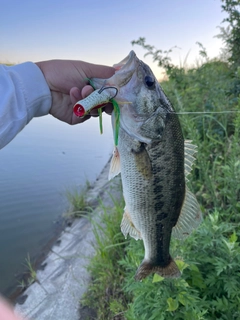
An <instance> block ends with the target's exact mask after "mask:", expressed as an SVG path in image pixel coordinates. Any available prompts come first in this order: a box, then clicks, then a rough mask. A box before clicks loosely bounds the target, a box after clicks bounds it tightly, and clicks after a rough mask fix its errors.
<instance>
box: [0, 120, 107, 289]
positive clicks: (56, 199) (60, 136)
mask: <svg viewBox="0 0 240 320" xmlns="http://www.w3.org/2000/svg"><path fill="white" fill-rule="evenodd" d="M103 120H104V122H103V128H104V134H103V135H100V134H99V125H98V119H96V118H93V119H91V120H89V121H86V122H84V123H83V124H80V125H77V126H69V125H67V124H65V123H63V122H60V121H57V120H56V119H54V118H53V117H51V116H46V117H42V118H35V119H34V120H32V121H31V123H30V124H28V125H27V126H26V127H25V128H24V129H23V131H22V132H21V133H20V134H19V135H18V136H17V137H16V138H15V139H14V140H13V141H12V142H11V143H10V144H8V145H7V146H6V147H5V148H3V149H2V150H0V177H1V178H0V292H1V293H3V294H5V295H7V294H9V293H10V289H9V288H10V287H11V286H13V285H17V282H16V279H15V276H16V275H17V274H19V273H21V272H22V270H23V268H24V266H23V264H24V263H25V259H26V257H27V255H28V254H29V255H30V257H31V256H35V255H36V253H37V252H40V251H41V249H42V248H43V246H44V245H45V244H46V243H47V242H48V241H49V239H50V238H51V237H52V236H53V234H54V230H55V228H56V224H57V221H58V220H59V217H61V215H62V214H63V213H64V212H65V211H66V209H67V207H68V205H67V202H66V196H65V194H66V190H74V189H75V188H76V187H77V188H78V189H79V188H80V187H81V186H84V184H85V182H86V179H87V180H89V181H90V182H93V181H94V180H95V179H96V178H97V176H98V175H99V174H100V172H101V170H102V168H103V167H104V165H105V164H106V162H107V160H108V159H109V156H110V154H111V152H112V148H113V139H112V132H111V125H110V117H109V116H105V117H104V119H103Z"/></svg>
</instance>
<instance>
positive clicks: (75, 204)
mask: <svg viewBox="0 0 240 320" xmlns="http://www.w3.org/2000/svg"><path fill="white" fill-rule="evenodd" d="M90 187H91V186H90V183H89V181H87V182H86V185H85V186H84V187H83V188H82V189H81V191H79V190H78V189H77V188H76V189H74V190H71V191H69V190H67V191H66V198H67V200H68V203H69V209H68V211H67V213H65V214H64V216H65V217H67V218H80V217H82V216H83V215H86V214H88V213H89V212H91V211H92V206H91V205H90V204H89V203H88V201H87V193H88V191H89V189H90Z"/></svg>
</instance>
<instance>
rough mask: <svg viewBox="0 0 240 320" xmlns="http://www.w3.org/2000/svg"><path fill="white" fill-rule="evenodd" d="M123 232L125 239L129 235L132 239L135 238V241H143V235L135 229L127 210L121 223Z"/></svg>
mask: <svg viewBox="0 0 240 320" xmlns="http://www.w3.org/2000/svg"><path fill="white" fill-rule="evenodd" d="M121 231H122V233H123V235H124V237H125V238H127V235H128V234H129V235H130V237H132V238H134V239H135V240H139V239H142V237H141V233H140V232H139V231H138V230H137V229H136V228H135V226H134V224H133V222H132V219H131V216H130V214H129V213H128V212H127V210H126V208H125V211H124V214H123V218H122V222H121Z"/></svg>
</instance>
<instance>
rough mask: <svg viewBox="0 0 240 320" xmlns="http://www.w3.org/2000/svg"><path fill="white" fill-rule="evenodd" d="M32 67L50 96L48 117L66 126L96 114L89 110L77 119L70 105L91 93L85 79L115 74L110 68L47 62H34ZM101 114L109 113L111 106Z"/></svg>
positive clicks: (76, 63)
mask: <svg viewBox="0 0 240 320" xmlns="http://www.w3.org/2000/svg"><path fill="white" fill-rule="evenodd" d="M36 65H37V66H38V67H39V68H40V69H41V71H42V73H43V75H44V77H45V79H46V81H47V84H48V86H49V88H50V91H51V94H52V106H51V109H50V114H52V115H53V116H54V117H55V118H57V119H59V120H61V121H64V122H67V123H69V124H77V123H81V122H84V121H85V120H87V119H89V118H90V117H91V116H96V115H97V114H98V113H97V110H92V111H91V112H90V114H89V115H87V116H85V117H83V118H79V117H77V116H76V115H75V114H74V113H73V105H74V104H75V103H76V102H77V101H79V100H81V99H83V98H85V97H86V96H88V95H89V94H90V93H91V92H93V88H92V87H91V86H90V85H87V82H88V81H87V79H88V78H93V77H94V78H104V79H106V78H109V77H111V76H112V75H113V74H114V72H115V69H114V68H112V67H108V66H102V65H96V64H91V63H87V62H84V61H74V60H49V61H42V62H37V63H36ZM103 110H104V109H103ZM104 111H105V112H107V113H111V112H112V106H111V105H107V106H106V107H105V110H104Z"/></svg>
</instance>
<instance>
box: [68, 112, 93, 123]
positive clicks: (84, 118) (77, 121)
mask: <svg viewBox="0 0 240 320" xmlns="http://www.w3.org/2000/svg"><path fill="white" fill-rule="evenodd" d="M90 118H91V116H90V115H86V116H84V117H81V118H79V117H77V116H76V115H75V114H73V115H72V124H73V125H74V124H78V123H83V122H85V121H86V120H88V119H90Z"/></svg>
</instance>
